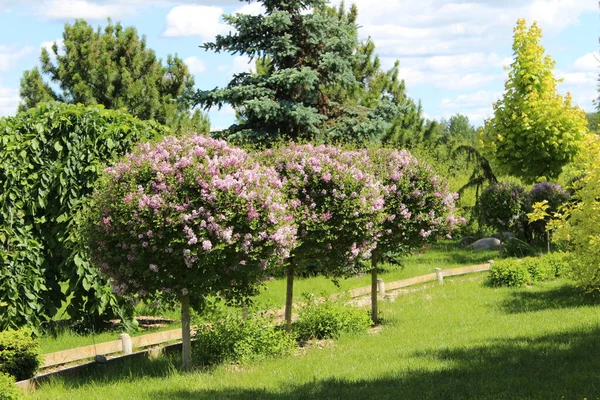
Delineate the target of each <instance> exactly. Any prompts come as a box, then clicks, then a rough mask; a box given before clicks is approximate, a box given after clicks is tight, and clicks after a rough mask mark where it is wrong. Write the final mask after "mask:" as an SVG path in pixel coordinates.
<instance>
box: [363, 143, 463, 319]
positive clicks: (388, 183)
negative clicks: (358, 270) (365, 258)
mask: <svg viewBox="0 0 600 400" xmlns="http://www.w3.org/2000/svg"><path fill="white" fill-rule="evenodd" d="M364 153H366V151H362V152H360V153H359V154H364ZM369 155H370V157H371V168H372V170H373V173H374V174H375V176H376V177H377V179H379V180H380V181H381V183H382V185H383V192H384V213H385V218H384V220H383V222H382V223H381V224H380V225H379V226H378V227H377V228H378V234H377V247H376V248H375V249H374V250H373V252H372V254H371V318H372V319H373V322H374V323H377V264H378V262H379V260H380V258H381V256H382V255H383V254H394V255H398V254H406V253H408V252H410V251H411V250H413V249H415V248H417V247H419V246H421V245H423V244H424V243H427V242H432V241H435V240H436V239H438V238H439V237H441V236H445V235H449V234H450V232H451V231H452V228H453V227H454V226H455V225H456V224H457V223H461V222H464V219H463V218H456V217H455V216H454V201H455V200H456V199H457V198H458V195H457V194H456V193H451V192H450V190H449V188H448V186H447V184H446V183H445V182H443V181H442V180H441V179H440V178H439V177H438V176H437V175H435V173H434V171H433V170H432V169H431V167H429V166H428V165H426V164H423V163H421V162H419V161H418V160H417V159H416V158H415V157H413V156H412V155H411V154H410V153H409V152H408V151H406V150H402V151H397V150H393V149H388V148H376V149H372V150H371V151H370V152H369ZM357 156H358V155H357ZM357 156H355V157H354V158H357Z"/></svg>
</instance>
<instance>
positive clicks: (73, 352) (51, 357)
mask: <svg viewBox="0 0 600 400" xmlns="http://www.w3.org/2000/svg"><path fill="white" fill-rule="evenodd" d="M119 351H121V341H120V340H113V341H110V342H104V343H98V344H97V345H91V346H85V347H79V348H76V349H70V350H63V351H56V352H54V353H49V354H44V356H43V357H44V364H43V365H42V368H48V367H52V366H54V365H60V364H66V363H69V362H73V361H79V360H83V359H86V358H92V357H95V356H96V355H97V354H103V355H104V354H110V353H117V352H119Z"/></svg>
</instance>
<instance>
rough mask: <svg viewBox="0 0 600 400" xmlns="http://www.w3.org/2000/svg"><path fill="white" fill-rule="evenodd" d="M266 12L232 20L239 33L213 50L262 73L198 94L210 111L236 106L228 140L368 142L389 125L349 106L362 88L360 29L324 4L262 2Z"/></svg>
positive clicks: (377, 114) (377, 113) (311, 0)
mask: <svg viewBox="0 0 600 400" xmlns="http://www.w3.org/2000/svg"><path fill="white" fill-rule="evenodd" d="M261 2H262V4H263V6H264V8H265V13H264V14H263V15H257V16H253V15H243V14H236V15H226V16H224V19H225V21H226V22H227V23H228V24H229V25H230V26H231V27H232V28H233V29H232V32H231V33H229V34H227V35H224V36H223V35H218V36H217V37H216V39H215V41H214V42H210V43H205V44H204V45H203V46H201V47H203V48H204V49H206V50H212V51H215V52H229V53H233V54H242V55H246V56H248V57H250V58H251V59H259V60H261V61H260V64H261V66H260V71H258V72H259V73H254V74H251V73H240V74H236V75H234V77H233V79H232V80H231V82H230V83H229V85H228V86H226V87H224V88H215V89H213V90H210V91H198V92H197V93H196V94H195V95H194V96H193V101H194V103H195V104H198V105H201V106H202V107H204V108H211V107H219V108H220V107H222V106H223V105H224V104H226V103H227V104H230V105H231V106H232V107H233V108H235V109H236V111H237V112H238V116H239V118H238V121H237V122H236V123H235V124H233V125H232V126H231V127H229V129H227V130H226V131H224V132H223V133H222V135H223V136H224V137H226V138H228V139H230V140H238V141H249V142H254V143H256V142H265V143H269V142H272V141H274V140H278V139H280V138H287V139H292V140H299V139H306V140H320V141H326V142H331V141H337V142H349V141H351V142H364V141H367V140H370V139H372V138H374V137H376V136H377V135H378V134H380V133H381V132H382V130H384V129H385V128H386V126H387V124H386V122H385V119H384V118H383V116H382V114H383V111H382V110H376V109H371V108H368V107H364V106H361V105H360V104H357V103H356V102H354V103H353V102H349V103H348V104H346V103H345V101H346V99H347V98H348V97H349V96H348V95H347V93H353V92H354V91H356V90H357V89H358V86H359V82H358V81H357V79H356V77H355V74H354V71H353V68H354V67H355V59H356V57H357V54H355V49H356V47H357V32H356V29H357V26H356V24H355V23H354V20H353V18H352V17H349V18H348V19H347V20H346V21H344V20H340V18H338V17H337V16H332V15H330V14H328V13H326V12H312V13H307V11H308V10H310V9H314V10H320V9H323V8H324V7H325V6H326V5H327V3H326V1H325V0H262V1H261Z"/></svg>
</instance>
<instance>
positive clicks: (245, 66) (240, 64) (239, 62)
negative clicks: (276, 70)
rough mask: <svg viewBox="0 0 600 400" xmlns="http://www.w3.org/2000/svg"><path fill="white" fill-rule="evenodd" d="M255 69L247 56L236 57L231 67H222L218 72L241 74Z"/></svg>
mask: <svg viewBox="0 0 600 400" xmlns="http://www.w3.org/2000/svg"><path fill="white" fill-rule="evenodd" d="M253 68H254V63H253V62H252V61H251V60H250V57H247V56H235V57H234V58H233V60H232V61H231V64H229V65H221V66H220V67H219V68H218V70H219V71H222V72H225V73H227V74H230V75H233V74H239V73H242V72H250V70H251V69H253Z"/></svg>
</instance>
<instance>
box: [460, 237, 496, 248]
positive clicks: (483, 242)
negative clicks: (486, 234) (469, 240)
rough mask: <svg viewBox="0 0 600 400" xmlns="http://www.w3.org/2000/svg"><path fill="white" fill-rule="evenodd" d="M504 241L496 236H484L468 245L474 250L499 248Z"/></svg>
mask: <svg viewBox="0 0 600 400" xmlns="http://www.w3.org/2000/svg"><path fill="white" fill-rule="evenodd" d="M501 244H502V242H501V241H500V239H496V238H483V239H479V240H478V241H476V242H475V243H473V244H471V245H470V246H468V248H469V249H473V250H494V249H499V248H500V245H501Z"/></svg>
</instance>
